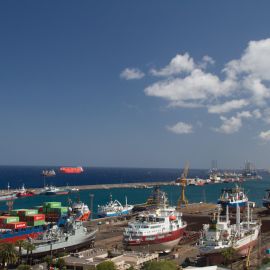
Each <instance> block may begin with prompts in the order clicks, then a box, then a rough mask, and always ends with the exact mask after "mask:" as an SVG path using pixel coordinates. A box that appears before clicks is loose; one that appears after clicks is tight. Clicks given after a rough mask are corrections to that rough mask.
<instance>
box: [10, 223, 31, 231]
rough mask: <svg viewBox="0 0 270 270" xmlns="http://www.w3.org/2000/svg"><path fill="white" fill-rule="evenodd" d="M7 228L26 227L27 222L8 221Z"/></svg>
mask: <svg viewBox="0 0 270 270" xmlns="http://www.w3.org/2000/svg"><path fill="white" fill-rule="evenodd" d="M5 228H6V229H11V230H15V229H22V228H26V222H12V223H8V224H6V225H5Z"/></svg>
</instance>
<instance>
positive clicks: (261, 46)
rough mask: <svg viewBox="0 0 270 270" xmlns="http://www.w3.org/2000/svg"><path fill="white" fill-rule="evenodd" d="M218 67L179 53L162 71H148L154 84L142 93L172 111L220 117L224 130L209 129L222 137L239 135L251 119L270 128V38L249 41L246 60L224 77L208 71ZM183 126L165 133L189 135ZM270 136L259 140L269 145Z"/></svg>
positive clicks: (230, 65)
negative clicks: (198, 110) (174, 109)
mask: <svg viewBox="0 0 270 270" xmlns="http://www.w3.org/2000/svg"><path fill="white" fill-rule="evenodd" d="M214 64H215V60H214V59H213V58H211V57H210V56H208V55H205V56H203V58H202V59H201V60H199V61H195V60H194V59H193V57H192V56H191V55H190V54H189V53H187V52H186V53H183V54H176V56H174V57H173V58H172V59H171V60H170V61H168V64H166V65H165V66H164V67H160V68H156V67H155V68H151V69H150V70H149V76H152V79H153V80H154V81H153V82H152V83H151V84H149V85H147V86H146V87H145V89H144V92H145V94H146V95H147V96H150V97H155V98H160V99H163V100H165V101H167V103H168V107H174V108H176V107H179V108H182V109H194V110H196V109H198V108H200V109H202V110H205V112H206V113H208V114H211V115H212V117H213V116H214V115H219V120H220V126H219V127H210V128H212V130H214V131H216V132H219V133H224V134H233V133H236V132H238V131H239V130H240V129H241V128H242V126H243V124H244V123H245V122H246V121H250V120H251V119H257V120H261V121H262V122H264V123H268V124H270V109H268V108H267V106H268V104H269V101H270V38H268V39H263V40H258V41H250V42H249V43H248V45H247V47H246V49H245V50H244V51H243V53H242V55H241V56H240V57H239V58H238V59H232V60H231V61H229V62H227V63H225V64H224V67H223V68H222V69H221V70H220V72H211V71H209V67H210V66H212V65H214ZM243 109H245V111H242V110H243ZM183 124H185V123H184V122H178V123H177V124H176V125H175V126H171V127H167V129H168V130H170V131H172V132H174V133H177V134H183V133H184V134H185V132H180V130H185V126H184V125H183ZM190 127H191V128H190V129H189V131H191V132H193V130H192V125H191V126H190ZM188 133H190V132H188ZM268 135H269V134H268V133H267V134H266V131H262V132H261V133H260V134H259V138H260V139H263V140H268V139H266V138H268ZM269 136H270V135H269ZM269 140H270V139H269Z"/></svg>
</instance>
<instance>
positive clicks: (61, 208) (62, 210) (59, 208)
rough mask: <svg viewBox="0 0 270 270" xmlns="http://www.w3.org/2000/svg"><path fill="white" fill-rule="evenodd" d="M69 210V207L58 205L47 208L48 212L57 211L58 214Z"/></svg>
mask: <svg viewBox="0 0 270 270" xmlns="http://www.w3.org/2000/svg"><path fill="white" fill-rule="evenodd" d="M67 212H68V207H65V206H62V207H56V208H49V209H48V208H47V214H48V213H57V214H66V213H67Z"/></svg>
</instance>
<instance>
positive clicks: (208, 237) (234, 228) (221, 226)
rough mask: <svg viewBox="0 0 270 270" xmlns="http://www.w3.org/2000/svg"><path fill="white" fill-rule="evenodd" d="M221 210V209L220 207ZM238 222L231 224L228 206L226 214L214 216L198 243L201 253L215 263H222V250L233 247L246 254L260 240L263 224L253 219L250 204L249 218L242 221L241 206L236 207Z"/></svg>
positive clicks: (248, 206) (241, 253)
mask: <svg viewBox="0 0 270 270" xmlns="http://www.w3.org/2000/svg"><path fill="white" fill-rule="evenodd" d="M219 210H220V209H219ZM236 210H237V211H236V224H231V223H230V219H229V207H228V206H227V207H226V216H222V217H221V216H220V211H218V215H217V218H216V217H215V216H214V218H213V219H212V221H211V223H210V224H204V225H203V232H202V234H201V237H200V241H199V243H198V248H199V251H200V253H201V255H204V256H207V257H208V259H209V260H210V261H211V263H213V264H218V263H221V262H222V260H223V258H222V255H221V252H222V251H223V250H224V249H226V248H229V247H232V248H234V249H235V250H236V252H237V253H238V254H239V255H241V256H246V255H247V253H248V250H249V248H250V247H251V246H254V245H255V244H256V242H257V240H258V235H259V231H260V228H261V224H260V222H259V221H257V220H253V219H252V215H251V211H250V204H249V203H248V204H247V218H246V220H245V221H240V207H239V206H237V207H236Z"/></svg>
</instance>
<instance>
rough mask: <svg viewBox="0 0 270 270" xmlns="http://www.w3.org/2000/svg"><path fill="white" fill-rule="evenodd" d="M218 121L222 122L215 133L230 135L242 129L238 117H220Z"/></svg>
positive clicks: (240, 120)
mask: <svg viewBox="0 0 270 270" xmlns="http://www.w3.org/2000/svg"><path fill="white" fill-rule="evenodd" d="M220 119H221V120H222V121H223V123H222V125H221V126H220V127H219V128H217V129H215V130H216V131H217V132H220V133H225V134H232V133H235V132H237V131H239V129H240V128H241V127H242V119H241V118H239V117H235V116H232V117H231V118H226V117H224V116H221V117H220Z"/></svg>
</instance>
